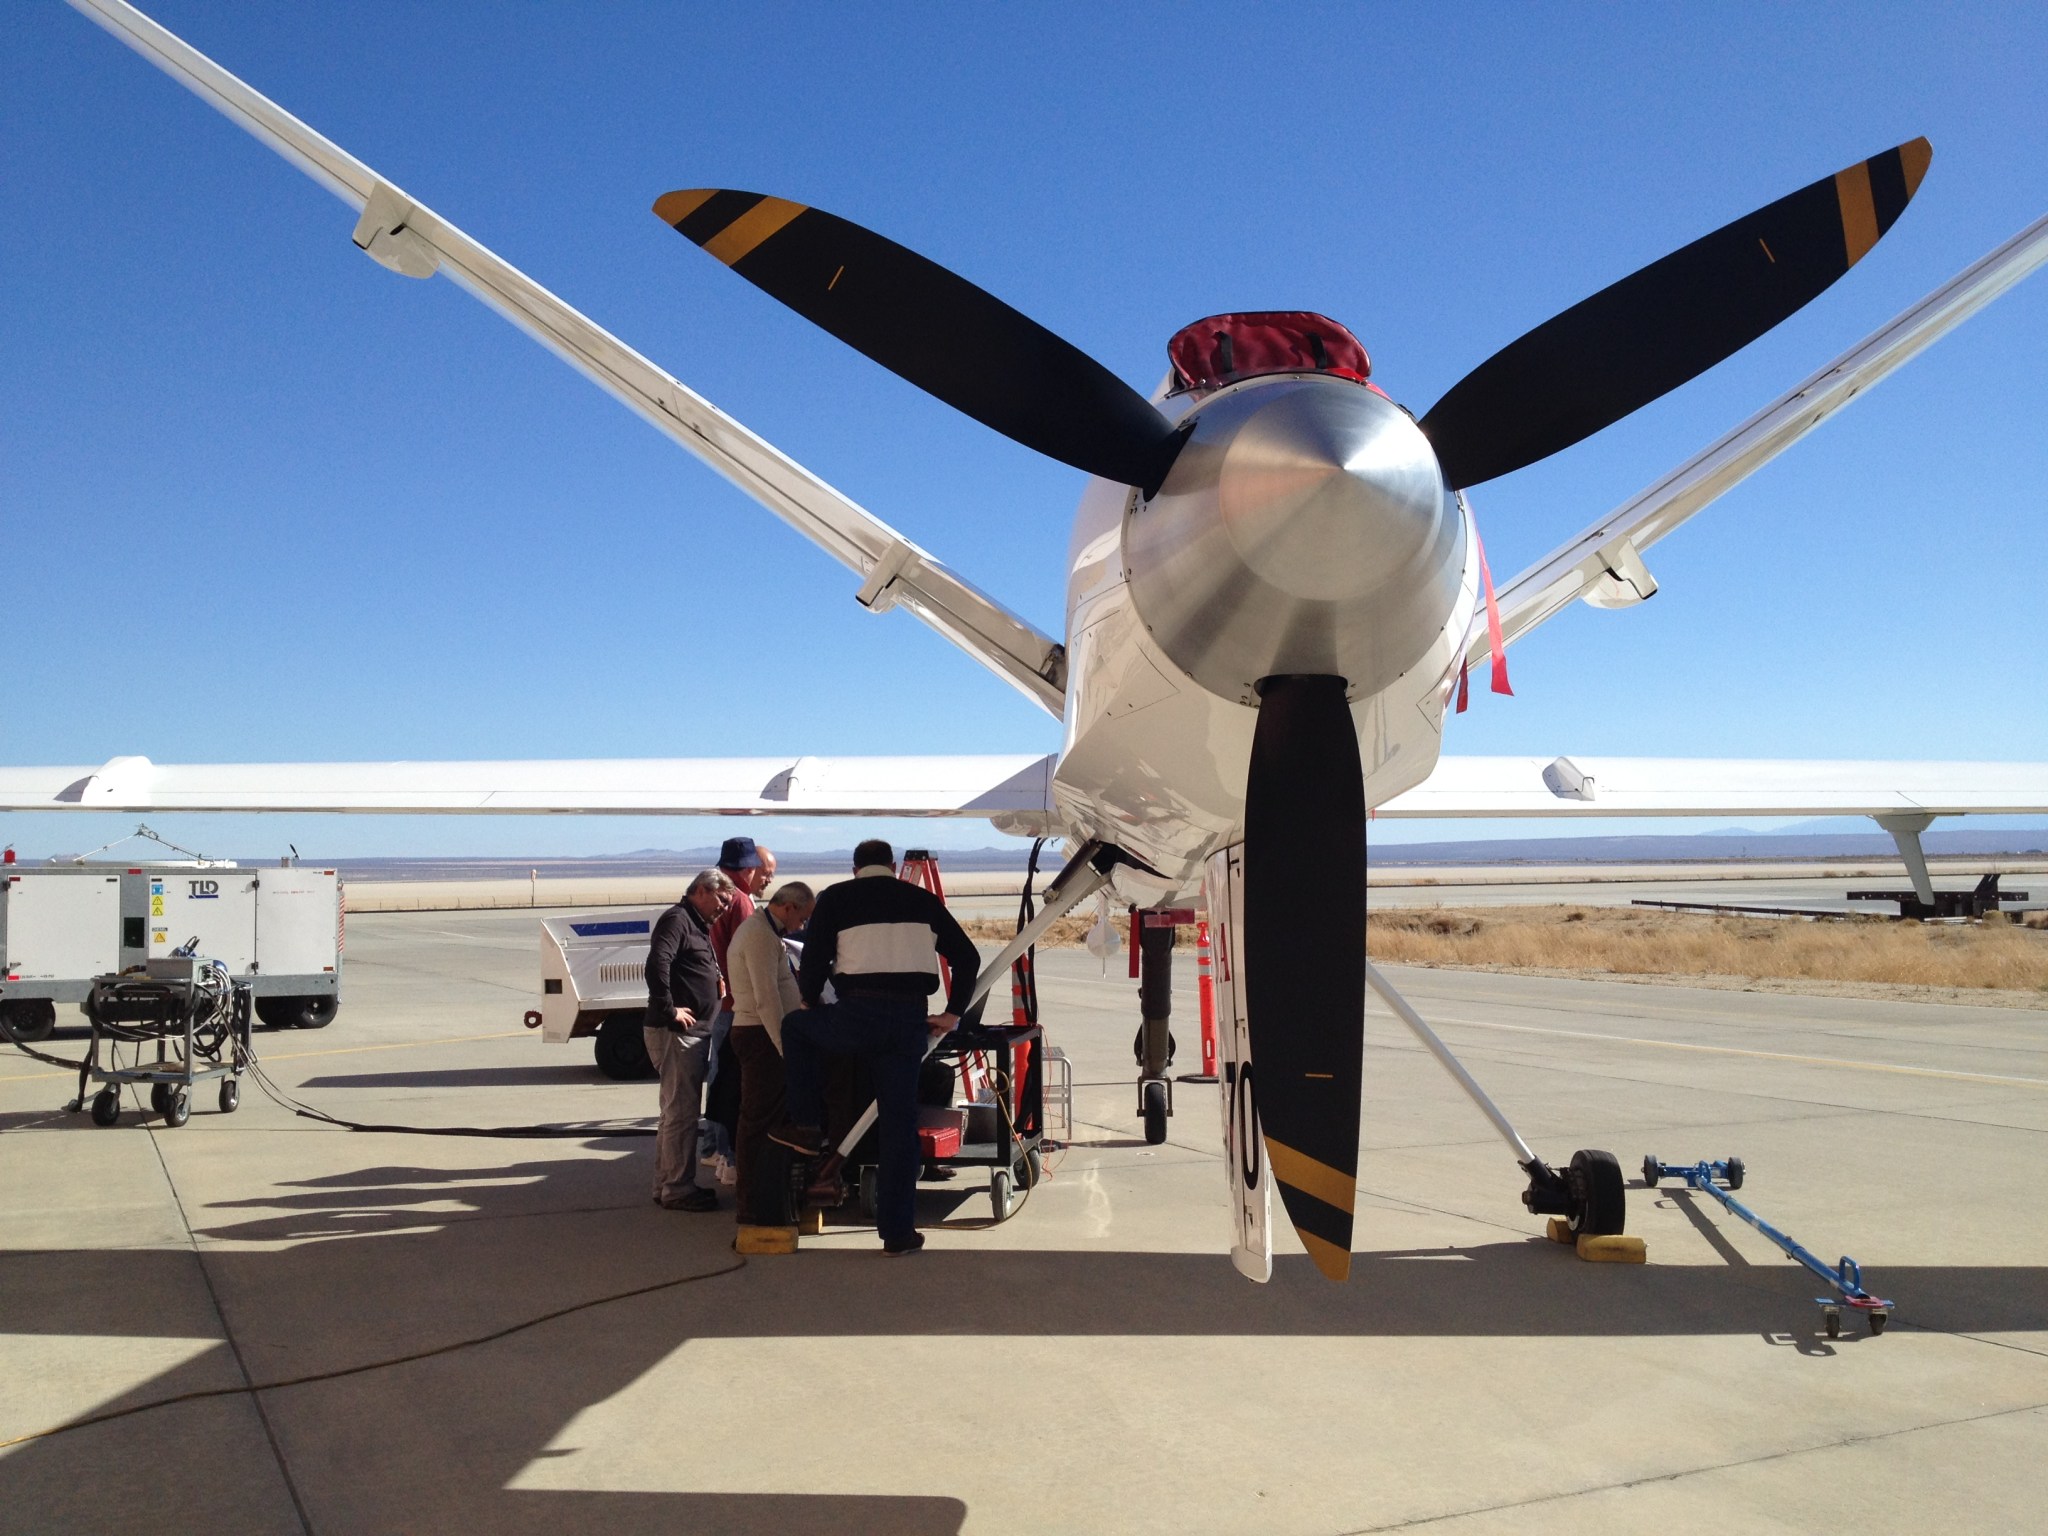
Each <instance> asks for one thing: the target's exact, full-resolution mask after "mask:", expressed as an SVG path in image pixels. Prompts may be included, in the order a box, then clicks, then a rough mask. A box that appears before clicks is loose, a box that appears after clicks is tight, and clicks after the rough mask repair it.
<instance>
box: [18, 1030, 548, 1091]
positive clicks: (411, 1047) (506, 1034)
mask: <svg viewBox="0 0 2048 1536" xmlns="http://www.w3.org/2000/svg"><path fill="white" fill-rule="evenodd" d="M532 1033H533V1031H532V1030H529V1029H502V1030H499V1031H497V1032H496V1033H494V1034H489V1035H450V1036H449V1037H448V1038H447V1039H445V1040H399V1041H394V1042H393V1043H391V1044H389V1045H337V1046H333V1047H330V1048H329V1049H327V1050H324V1051H279V1052H277V1053H276V1054H274V1055H259V1056H258V1057H257V1060H258V1061H305V1060H308V1059H309V1058H311V1057H314V1056H360V1055H362V1054H363V1052H365V1051H417V1050H420V1049H422V1048H424V1047H426V1046H430V1045H468V1044H470V1043H472V1042H473V1041H477V1040H510V1039H512V1038H513V1037H514V1036H515V1035H529V1034H532ZM58 1043H59V1044H63V1043H64V1042H62V1041H60V1042H58ZM76 1076H78V1074H77V1073H76V1072H75V1071H64V1072H17V1073H13V1074H0V1083H32V1082H35V1081H37V1080H38V1079H39V1078H46V1077H76Z"/></svg>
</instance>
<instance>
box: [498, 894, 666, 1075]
mask: <svg viewBox="0 0 2048 1536" xmlns="http://www.w3.org/2000/svg"><path fill="white" fill-rule="evenodd" d="M664 910H665V909H664V908H662V907H609V908H607V909H605V910H604V911H602V912H572V913H569V914H567V915H565V916H562V917H544V918H542V919H541V920H540V1006H539V1007H538V1008H529V1009H528V1010H527V1012H526V1027H527V1028H528V1029H537V1030H539V1031H540V1036H541V1038H542V1039H543V1040H546V1041H549V1042H551V1043H554V1044H557V1045H559V1044H562V1043H564V1042H566V1041H569V1040H573V1039H576V1038H578V1037H579V1036H583V1035H589V1036H592V1037H593V1040H594V1049H595V1052H596V1056H597V1066H598V1070H599V1071H601V1072H603V1073H604V1075H605V1076H606V1077H614V1078H619V1079H621V1080H629V1079H632V1078H640V1077H649V1076H652V1075H653V1068H652V1067H651V1066H650V1065H649V1064H648V1060H647V1046H646V1044H645V1042H644V1041H643V1040H642V1039H641V1035H640V1030H641V1027H642V1024H643V1022H644V1021H645V1019H646V1017H647V948H648V945H649V944H650V943H652V942H653V933H654V920H655V919H656V918H658V917H660V916H661V914H662V912H663V911H664Z"/></svg>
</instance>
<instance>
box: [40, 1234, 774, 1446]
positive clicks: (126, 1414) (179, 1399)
mask: <svg viewBox="0 0 2048 1536" xmlns="http://www.w3.org/2000/svg"><path fill="white" fill-rule="evenodd" d="M746 1267H747V1261H746V1258H745V1257H744V1256H741V1257H740V1258H738V1259H736V1260H734V1261H733V1262H732V1263H730V1264H728V1265H726V1266H725V1267H724V1268H723V1269H709V1270H703V1271H700V1272H699V1273H697V1274H694V1275H681V1276H678V1277H676V1278H674V1279H669V1280H657V1281H655V1282H654V1283H653V1284H651V1285H638V1286H634V1287H633V1288H632V1289H631V1290H627V1291H615V1292H613V1293H612V1294H611V1295H609V1296H595V1297H592V1298H591V1299H590V1300H588V1301H578V1302H573V1303H571V1304H570V1305H569V1306H566V1307H557V1308H555V1310H554V1311H552V1312H543V1313H541V1314H540V1315H539V1316H538V1317H529V1318H526V1319H524V1320H523V1321H521V1322H517V1323H512V1324H510V1325H508V1326H506V1327H504V1328H498V1329H494V1330H493V1331H491V1332H490V1333H480V1334H478V1335H476V1337H474V1338H468V1339H456V1340H454V1341H453V1342H452V1343H448V1344H437V1345H435V1346H434V1347H433V1348H432V1349H419V1350H414V1351H413V1352H412V1353H411V1354H405V1355H395V1356H393V1357H392V1358H391V1359H389V1360H371V1361H367V1362H365V1363H364V1364H362V1365H344V1366H338V1367H336V1368H335V1369H334V1370H331V1371H312V1372H309V1373H307V1374H306V1375H304V1376H291V1377H287V1378H285V1379H284V1380H282V1381H258V1382H251V1383H249V1384H248V1385H246V1386H239V1387H203V1388H200V1389H199V1390H197V1391H193V1392H177V1393H173V1394H172V1395H171V1396H169V1397H159V1398H153V1399H151V1400H150V1401H149V1402H146V1403H133V1404H130V1405H129V1406H128V1407H126V1408H115V1409H111V1410H109V1411H108V1412H105V1413H94V1414H88V1415H86V1417H84V1418H82V1419H74V1420H72V1421H71V1422H70V1423H69V1424H57V1425H53V1426H51V1427H50V1428H49V1429H38V1430H35V1431H33V1432H31V1433H29V1434H26V1435H16V1436H15V1437H14V1438H13V1439H11V1440H0V1451H5V1450H7V1449H9V1448H11V1447H13V1446H17V1445H25V1444H27V1443H28V1442H29V1441H31V1440H47V1439H49V1438H50V1437H51V1436H53V1435H63V1434H69V1433H70V1432H71V1431H72V1430H74V1429H85V1428H87V1427H89V1426H90V1425H94V1424H105V1423H108V1422H110V1421H112V1420H114V1419H126V1418H132V1417H134V1416H135V1415H136V1414H138V1413H148V1412H150V1411H152V1410H153V1409H157V1408H169V1407H172V1406H174V1405H176V1404H178V1403H196V1402H202V1401H204V1400H206V1399H208V1398H215V1397H243V1396H249V1395H253V1394H255V1393H258V1392H276V1391H279V1390H280V1389H282V1388H285V1387H305V1386H311V1385H313V1384H315V1383H317V1382H322V1381H338V1380H340V1379H341V1378H343V1377H345V1376H362V1375H366V1374H367V1373H369V1372H371V1371H382V1370H388V1369H390V1368H391V1367H392V1366H396V1365H411V1364H412V1363H414V1362H415V1361H419V1360H431V1359H433V1358H435V1357H436V1356H437V1355H450V1354H453V1353H455V1352H456V1351H457V1350H460V1349H474V1348H475V1347H476V1346H478V1345H480V1344H492V1343H495V1342H496V1341H497V1340H499V1339H504V1338H510V1337H511V1336H512V1335H513V1334H515V1333H524V1332H525V1331H526V1330H527V1329H529V1328H538V1327H539V1326H540V1325H541V1324H542V1323H551V1322H554V1321H555V1320H556V1319H557V1318H563V1317H568V1316H571V1315H572V1314H574V1313H577V1312H587V1311H589V1310H590V1309H591V1308H593V1307H602V1306H608V1305H610V1304H611V1303H612V1302H615V1301H630V1300H632V1299H633V1298H634V1297H635V1296H650V1295H652V1294H654V1293H655V1292H656V1291H669V1290H676V1289H678V1288H680V1287H682V1286H685V1285H695V1284H696V1283H697V1282H698V1281H700V1280H716V1279H717V1278H718V1277H719V1276H720V1275H730V1274H735V1273H737V1272H738V1271H740V1270H742V1269H745V1268H746Z"/></svg>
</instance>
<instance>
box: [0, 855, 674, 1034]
mask: <svg viewBox="0 0 2048 1536" xmlns="http://www.w3.org/2000/svg"><path fill="white" fill-rule="evenodd" d="M342 933H343V898H342V888H341V882H340V880H339V879H337V878H336V876H335V872H334V871H333V870H331V869H265V868H243V867H240V866H233V865H219V864H200V865H193V864H127V865H104V864H102V865H63V866H55V867H50V868H32V869H25V868H23V867H21V866H20V865H12V866H8V867H7V868H6V871H5V874H4V877H0V1009H4V1010H5V1011H6V1017H7V1022H8V1025H9V1026H10V1027H11V1028H12V1029H13V1031H14V1033H15V1034H16V1035H17V1036H19V1037H20V1038H22V1039H40V1038H44V1037H46V1036H47V1035H48V1034H49V1033H50V1031H51V1030H52V1029H53V1028H55V1027H56V1022H57V1007H58V1005H59V1004H70V1003H83V1002H84V1001H85V997H86V994H87V993H88V992H90V991H91V990H92V979H93V978H94V977H95V976H101V975H105V974H107V973H109V972H114V971H124V970H127V969H128V968H129V967H131V966H138V965H142V964H144V963H146V962H147V961H150V960H161V959H164V958H166V957H167V956H169V955H170V953H171V952H172V951H173V950H175V949H177V948H178V947H179V946H180V945H182V944H184V943H185V942H186V941H187V940H190V939H193V938H195V937H196V938H197V939H198V940H199V945H198V951H197V952H198V953H199V954H202V955H205V956H206V957H207V958H209V959H217V960H219V961H220V962H221V963H222V964H223V965H225V966H226V967H227V970H228V975H229V976H230V977H231V978H233V979H234V980H235V981H238V982H246V983H247V984H248V986H249V988H250V990H251V991H252V992H253V993H254V996H255V1007H256V1016H257V1017H258V1018H259V1019H261V1020H262V1021H263V1022H264V1023H266V1024H272V1025H278V1026H292V1027H296V1028H299V1029H319V1028H322V1027H323V1026H325V1025H327V1024H329V1023H331V1022H332V1021H333V1019H334V1015H335V1013H336V1011H337V1010H338V1009H339V1008H340V1006H341V951H342ZM642 943H643V944H644V943H645V940H644V939H643V940H642Z"/></svg>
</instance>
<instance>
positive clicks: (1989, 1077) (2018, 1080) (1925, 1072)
mask: <svg viewBox="0 0 2048 1536" xmlns="http://www.w3.org/2000/svg"><path fill="white" fill-rule="evenodd" d="M1437 1022H1439V1023H1443V1024H1451V1025H1456V1026H1459V1027H1462V1028H1465V1029H1500V1030H1507V1031H1509V1032H1510V1033H1512V1034H1517V1035H1556V1036H1559V1037H1561V1038H1563V1039H1566V1040H1599V1041H1602V1042H1603V1043H1605V1044H1607V1045H1646V1046H1650V1047H1653V1048H1655V1049H1657V1050H1663V1051H1699V1052H1703V1053H1704V1054H1706V1055H1709V1056H1749V1057H1753V1058H1755V1059H1757V1060H1759V1061H1791V1062H1797V1063H1799V1064H1800V1065H1802V1066H1809V1067H1844V1068H1847V1069H1848V1070H1849V1071H1852V1072H1892V1073H1897V1074H1898V1075H1900V1076H1902V1077H1940V1078H1947V1079H1948V1080H1950V1081H1951V1082H1958V1083H2010V1084H2012V1085H2014V1086H2017V1087H2021V1088H2048V1078H2041V1077H2007V1076H2004V1075H2003V1074H2000V1073H1997V1072H1950V1071H1946V1070H1944V1069H1943V1068H1940V1067H1905V1066H1900V1065H1898V1064H1897V1063H1895V1062H1889V1061H1855V1060H1852V1059H1850V1058H1849V1057H1846V1056H1799V1055H1794V1054H1793V1053H1792V1052H1790V1051H1751V1050H1745V1049H1743V1048H1742V1047H1740V1046H1735V1045H1699V1044H1696V1043H1695V1042H1693V1041H1690V1040H1644V1039H1640V1038H1637V1037H1636V1036H1633V1035H1603V1034H1601V1033H1600V1032H1599V1031H1598V1030H1591V1029H1546V1028H1543V1027H1542V1026H1540V1025H1535V1024H1500V1023H1496V1022H1494V1021H1493V1020H1491V1019H1440V1020H1438V1021H1437Z"/></svg>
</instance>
